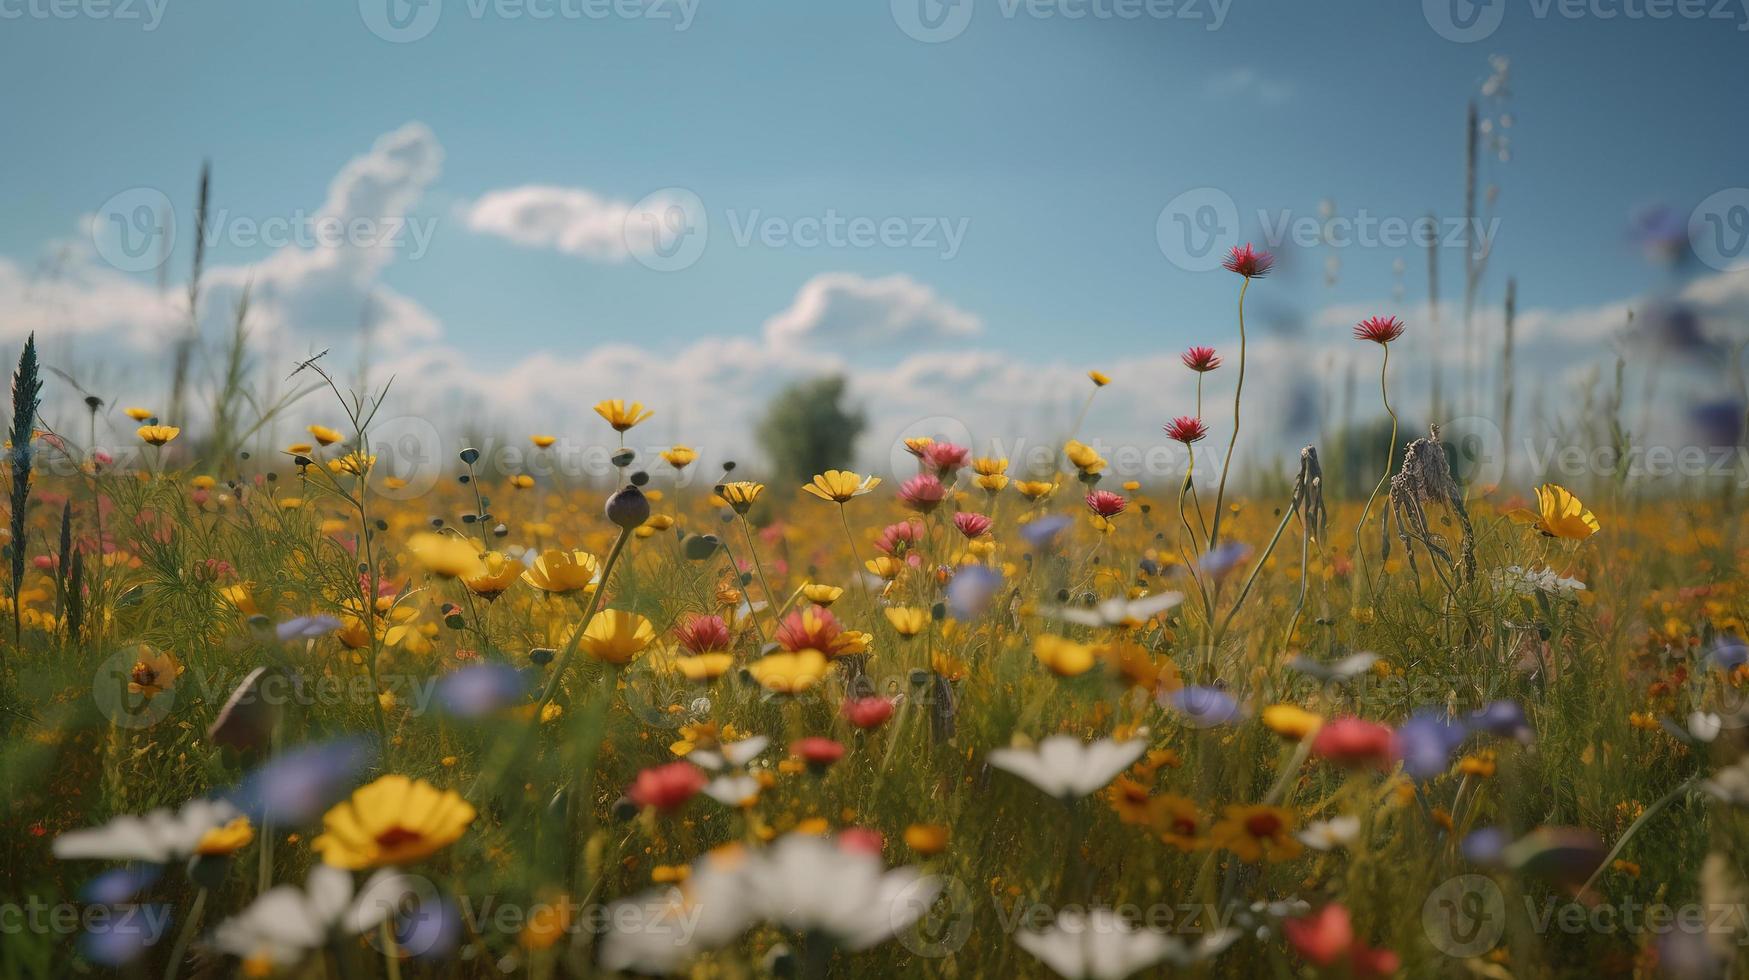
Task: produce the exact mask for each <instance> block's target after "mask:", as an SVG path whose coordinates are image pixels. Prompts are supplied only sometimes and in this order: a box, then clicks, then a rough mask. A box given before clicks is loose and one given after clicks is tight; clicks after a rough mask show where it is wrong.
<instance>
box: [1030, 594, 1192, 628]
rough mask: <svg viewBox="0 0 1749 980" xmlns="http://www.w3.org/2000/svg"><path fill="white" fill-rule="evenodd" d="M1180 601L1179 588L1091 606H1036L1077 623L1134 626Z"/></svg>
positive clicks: (1145, 621)
mask: <svg viewBox="0 0 1749 980" xmlns="http://www.w3.org/2000/svg"><path fill="white" fill-rule="evenodd" d="M1183 602H1184V593H1182V592H1158V593H1155V594H1154V595H1147V596H1142V597H1141V598H1139V599H1125V598H1123V597H1122V596H1117V597H1114V598H1111V599H1107V600H1105V601H1104V602H1101V603H1099V604H1098V605H1096V606H1094V607H1093V608H1091V609H1088V608H1085V607H1082V606H1046V607H1043V608H1041V609H1040V610H1039V614H1040V615H1042V616H1045V617H1047V618H1050V619H1058V620H1062V621H1063V622H1065V623H1076V624H1078V625H1081V626H1120V627H1124V628H1126V629H1135V628H1137V627H1140V626H1144V625H1146V624H1147V623H1149V622H1150V621H1152V620H1153V619H1154V617H1156V616H1158V615H1160V614H1161V613H1163V612H1166V611H1167V610H1170V609H1175V608H1177V607H1178V606H1179V605H1181V604H1182V603H1183Z"/></svg>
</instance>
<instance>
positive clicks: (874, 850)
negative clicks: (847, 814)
mask: <svg viewBox="0 0 1749 980" xmlns="http://www.w3.org/2000/svg"><path fill="white" fill-rule="evenodd" d="M886 846H887V839H886V838H885V837H882V836H881V832H880V831H878V830H875V829H873V828H871V827H846V828H844V829H843V830H841V831H839V832H838V847H839V848H840V849H841V850H845V851H849V852H850V853H852V854H857V853H861V854H873V855H875V856H877V857H878V856H879V855H880V853H881V849H882V848H884V847H886Z"/></svg>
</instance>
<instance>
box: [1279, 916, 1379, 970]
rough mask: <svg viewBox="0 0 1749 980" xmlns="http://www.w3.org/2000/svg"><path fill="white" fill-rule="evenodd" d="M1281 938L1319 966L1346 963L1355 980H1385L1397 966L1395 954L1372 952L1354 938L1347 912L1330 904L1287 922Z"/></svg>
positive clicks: (1282, 926)
mask: <svg viewBox="0 0 1749 980" xmlns="http://www.w3.org/2000/svg"><path fill="white" fill-rule="evenodd" d="M1281 929H1282V934H1283V935H1285V936H1286V937H1287V941H1288V944H1289V945H1291V946H1292V947H1293V948H1294V951H1295V952H1297V953H1299V954H1300V955H1301V956H1303V957H1305V958H1306V959H1307V960H1309V961H1310V962H1312V963H1314V964H1316V965H1318V966H1321V967H1330V966H1334V965H1336V963H1337V962H1338V961H1339V960H1343V959H1346V960H1347V961H1348V971H1349V973H1350V975H1352V976H1355V977H1363V978H1364V977H1388V976H1390V975H1391V974H1393V973H1396V972H1397V968H1398V966H1399V965H1400V963H1399V960H1398V957H1397V954H1396V953H1393V952H1391V951H1390V950H1388V949H1374V948H1372V947H1370V946H1368V945H1367V944H1366V943H1364V942H1361V941H1360V940H1358V939H1357V938H1356V937H1355V935H1354V924H1353V921H1352V919H1351V918H1350V917H1349V914H1348V909H1347V908H1346V907H1345V906H1343V905H1342V904H1341V903H1337V902H1332V903H1331V904H1329V905H1326V906H1324V907H1323V908H1321V909H1319V910H1318V911H1316V912H1313V913H1312V914H1310V915H1307V916H1302V917H1300V918H1297V919H1286V920H1283V922H1282V924H1281Z"/></svg>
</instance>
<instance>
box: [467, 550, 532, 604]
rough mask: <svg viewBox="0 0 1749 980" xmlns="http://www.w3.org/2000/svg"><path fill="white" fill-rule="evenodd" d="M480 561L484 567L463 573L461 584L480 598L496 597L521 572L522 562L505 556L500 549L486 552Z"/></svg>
mask: <svg viewBox="0 0 1749 980" xmlns="http://www.w3.org/2000/svg"><path fill="white" fill-rule="evenodd" d="M480 563H481V565H482V566H484V567H483V568H482V569H481V570H480V571H479V572H478V573H476V574H473V575H464V576H463V577H462V584H463V585H465V586H467V587H468V591H469V592H472V593H473V594H475V595H477V596H479V597H480V598H482V599H496V598H498V597H499V596H500V595H502V594H503V593H504V590H505V589H508V588H510V587H511V586H512V585H515V584H516V580H517V579H518V578H521V577H522V574H523V568H522V564H521V563H520V562H516V561H512V560H510V559H509V558H506V557H505V556H504V553H503V552H501V551H492V552H487V554H486V555H485V557H484V558H482V559H480Z"/></svg>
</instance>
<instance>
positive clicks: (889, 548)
mask: <svg viewBox="0 0 1749 980" xmlns="http://www.w3.org/2000/svg"><path fill="white" fill-rule="evenodd" d="M921 540H923V525H921V524H918V523H916V522H915V521H900V522H899V523H897V524H888V525H887V526H886V527H884V528H882V529H881V534H880V537H878V538H875V547H876V548H879V549H881V551H883V552H885V553H886V554H889V555H892V556H893V557H894V558H898V557H900V556H901V555H903V554H905V553H906V552H907V551H910V550H911V549H912V548H915V547H916V546H917V542H919V541H921Z"/></svg>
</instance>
